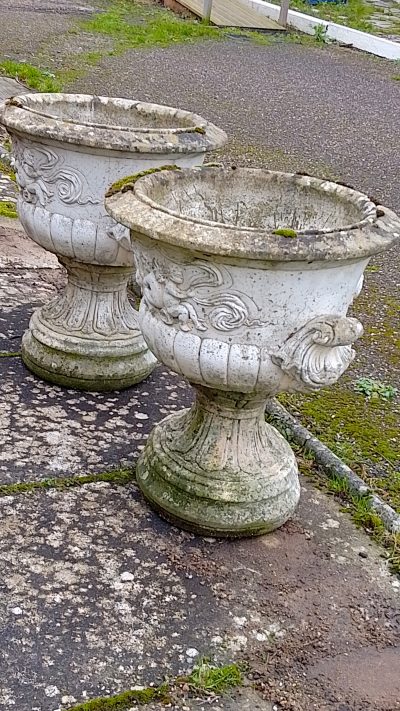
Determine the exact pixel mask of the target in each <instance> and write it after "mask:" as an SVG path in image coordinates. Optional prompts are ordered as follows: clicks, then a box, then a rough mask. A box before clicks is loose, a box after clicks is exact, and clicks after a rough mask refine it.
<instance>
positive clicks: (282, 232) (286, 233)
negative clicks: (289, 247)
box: [272, 227, 297, 239]
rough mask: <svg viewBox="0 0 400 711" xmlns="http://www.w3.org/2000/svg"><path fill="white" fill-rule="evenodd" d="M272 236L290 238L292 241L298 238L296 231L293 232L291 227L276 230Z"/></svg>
mask: <svg viewBox="0 0 400 711" xmlns="http://www.w3.org/2000/svg"><path fill="white" fill-rule="evenodd" d="M272 234H274V235H278V236H279V237H289V238H291V239H293V238H294V237H297V232H296V230H292V229H290V228H289V227H280V228H279V229H277V230H274V231H273V233H272Z"/></svg>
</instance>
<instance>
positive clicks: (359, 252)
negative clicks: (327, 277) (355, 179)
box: [105, 166, 400, 262]
mask: <svg viewBox="0 0 400 711" xmlns="http://www.w3.org/2000/svg"><path fill="white" fill-rule="evenodd" d="M207 175H208V176H209V177H207ZM233 175H234V176H235V180H236V181H237V180H241V179H242V180H243V181H246V180H249V179H250V180H253V179H255V180H258V181H265V183H266V185H267V184H268V182H271V181H275V182H276V181H277V182H278V183H279V184H281V185H283V186H290V187H291V189H292V190H312V191H315V193H320V194H321V195H324V196H326V195H328V196H332V197H334V198H335V199H336V198H337V199H338V200H340V201H342V203H347V204H348V205H350V206H352V207H353V208H354V209H357V210H358V211H359V214H360V219H358V220H355V221H353V222H351V223H348V224H343V225H340V226H336V225H335V226H334V227H332V228H329V226H328V227H324V228H307V229H298V230H297V231H296V232H295V234H294V235H290V236H295V239H289V238H288V235H283V234H282V232H288V230H277V231H276V230H271V228H267V229H265V228H261V227H251V226H246V225H245V226H238V225H237V224H232V223H229V222H228V223H224V222H221V221H218V220H215V221H213V220H209V219H204V218H203V217H200V218H198V217H193V216H191V215H187V214H182V213H180V212H178V211H176V210H173V209H170V208H168V207H166V206H165V205H163V204H162V203H161V202H159V201H157V200H156V199H153V194H154V192H156V191H157V189H160V187H162V188H163V189H165V192H167V191H169V192H172V191H173V190H177V191H179V182H180V181H183V183H184V182H185V181H186V183H191V184H192V186H194V187H195V186H196V184H199V182H201V180H203V181H204V180H208V179H209V180H210V182H211V183H213V181H214V182H215V178H216V176H217V179H218V180H219V181H220V183H221V182H223V183H224V185H225V187H226V186H229V180H230V179H232V176H233ZM183 187H184V185H183ZM177 194H179V192H177ZM105 204H106V209H107V211H108V212H109V214H110V215H111V216H112V217H113V218H114V219H115V220H117V221H118V222H120V223H122V224H123V225H125V226H127V227H129V228H130V229H131V231H132V232H135V233H139V234H141V235H144V236H146V237H150V238H151V239H155V240H159V241H161V242H164V243H166V244H169V245H170V246H175V247H180V248H184V249H187V250H190V251H195V252H202V253H206V254H210V255H214V256H221V257H237V258H241V259H248V260H252V259H255V260H266V261H286V262H287V261H308V262H311V261H340V260H351V259H362V258H366V257H369V256H372V255H373V254H377V253H379V252H382V251H384V250H386V249H388V248H389V247H390V246H391V245H392V244H394V243H395V242H396V241H397V240H399V238H400V219H399V217H398V216H397V215H396V214H395V213H393V212H392V211H391V210H389V209H388V208H386V207H382V206H381V205H377V204H376V203H375V202H373V201H372V200H371V199H370V198H368V197H367V195H364V194H363V193H360V192H358V191H356V190H354V189H353V188H350V187H348V186H346V185H343V184H341V183H335V182H332V181H328V180H324V179H320V178H315V177H312V176H308V175H304V174H298V173H282V172H279V171H271V170H266V169H263V168H233V169H232V168H223V167H210V166H207V167H199V168H192V169H184V170H176V171H173V172H170V171H165V172H159V173H154V174H152V175H149V176H146V177H143V178H140V179H138V180H137V181H136V182H134V184H128V185H127V186H125V188H123V189H122V190H121V191H120V192H117V193H114V194H113V195H111V196H110V197H108V198H107V199H106V203H105ZM289 231H291V232H294V231H293V230H289Z"/></svg>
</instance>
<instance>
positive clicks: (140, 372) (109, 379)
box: [22, 330, 157, 392]
mask: <svg viewBox="0 0 400 711" xmlns="http://www.w3.org/2000/svg"><path fill="white" fill-rule="evenodd" d="M22 360H23V362H24V363H25V365H26V367H27V368H29V370H31V371H32V372H33V373H35V375H37V376H38V377H39V378H42V379H43V380H46V381H47V382H50V383H55V384H56V385H62V386H64V387H67V388H72V389H75V390H85V391H87V392H110V391H113V390H122V389H124V388H129V387H130V386H131V385H136V384H137V383H140V382H141V381H142V380H144V379H145V378H147V377H148V376H149V375H150V373H151V372H152V371H153V370H154V368H155V366H156V365H157V361H156V359H155V358H154V356H153V355H152V354H151V353H150V351H148V350H144V351H141V352H138V353H132V354H130V355H127V356H118V357H114V358H113V357H111V356H96V355H95V354H93V355H89V354H87V353H84V354H79V353H66V352H64V351H57V350H55V349H54V348H50V347H49V346H46V345H45V344H43V343H41V342H40V341H38V340H37V339H36V338H35V337H34V335H32V333H31V331H29V330H28V331H26V333H25V334H24V337H23V339H22Z"/></svg>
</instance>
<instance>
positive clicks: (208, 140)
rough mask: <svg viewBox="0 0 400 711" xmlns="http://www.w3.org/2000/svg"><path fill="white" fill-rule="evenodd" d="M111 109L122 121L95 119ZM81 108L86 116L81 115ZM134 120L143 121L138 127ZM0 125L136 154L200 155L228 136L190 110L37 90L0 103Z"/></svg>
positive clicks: (16, 130) (132, 100)
mask: <svg viewBox="0 0 400 711" xmlns="http://www.w3.org/2000/svg"><path fill="white" fill-rule="evenodd" d="M108 110H110V114H112V113H113V112H114V114H115V116H116V118H117V119H118V116H120V121H119V122H118V120H117V121H116V122H115V121H113V116H112V115H111V116H110V121H108V120H104V119H103V120H100V121H99V120H95V118H96V112H97V114H100V118H103V117H104V115H105V114H106V113H107V111H108ZM79 111H81V114H82V118H81V119H80V118H79V116H76V114H77V113H78V112H79ZM128 112H130V113H128ZM85 113H86V116H87V118H88V119H89V120H85ZM91 116H93V120H92V118H91ZM121 118H122V120H121ZM130 119H131V120H130ZM135 119H136V121H138V122H139V124H142V125H137V126H135V125H134V121H135ZM146 119H148V125H146ZM152 123H154V124H155V125H151V124H152ZM157 123H158V124H159V125H157ZM0 124H3V126H5V127H6V128H7V129H8V130H9V131H10V132H13V131H14V132H16V133H21V134H28V135H30V136H32V137H36V138H39V139H48V140H54V141H59V142H60V141H61V142H65V143H69V144H74V145H79V146H83V147H85V146H87V147H89V148H98V149H103V150H116V151H128V152H135V153H161V154H162V153H164V154H165V153H181V154H188V153H191V154H193V153H199V154H201V153H205V152H206V151H210V150H215V149H217V148H220V147H221V146H223V145H225V143H226V142H227V140H228V137H227V135H226V133H225V132H224V131H223V130H222V129H220V128H218V127H217V126H215V125H214V124H213V123H211V122H209V121H207V120H206V119H204V118H202V117H201V116H199V115H197V114H195V113H192V112H191V111H185V110H183V109H178V108H174V107H171V106H165V105H163V104H156V103H152V102H146V101H140V100H135V99H124V98H119V97H107V96H96V95H91V94H67V93H35V94H21V95H19V96H15V97H11V98H10V99H7V100H6V101H5V102H4V103H3V104H0Z"/></svg>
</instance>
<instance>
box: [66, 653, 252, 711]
mask: <svg viewBox="0 0 400 711" xmlns="http://www.w3.org/2000/svg"><path fill="white" fill-rule="evenodd" d="M242 682H243V676H242V672H241V670H240V668H239V667H238V666H237V665H236V664H227V665H225V666H221V667H218V666H215V665H213V664H212V663H211V662H210V661H208V660H200V662H199V663H198V664H197V665H196V666H195V667H194V669H193V671H192V673H191V674H190V675H189V676H184V677H178V678H177V679H175V680H174V681H171V682H166V683H164V684H162V685H161V686H158V687H152V686H149V687H147V688H145V689H131V690H128V691H124V692H123V693H122V694H117V695H116V696H109V697H105V696H103V697H99V698H97V699H92V700H91V701H86V702H84V703H83V704H78V705H77V706H72V707H70V708H69V709H68V710H67V711H129V709H131V708H132V704H133V705H134V706H136V705H137V704H140V705H146V704H149V703H151V702H153V701H158V702H160V703H161V704H163V705H164V704H167V705H170V704H171V702H173V701H174V697H176V695H178V696H182V689H185V691H184V692H183V693H185V694H186V693H187V692H186V690H187V689H188V690H189V692H188V693H189V695H190V693H191V692H194V693H195V694H196V696H198V695H199V694H200V695H202V696H204V697H206V698H208V700H210V701H211V700H213V699H215V698H216V695H217V694H218V695H221V694H223V693H225V692H226V691H228V690H229V689H233V688H235V687H237V686H241V684H242Z"/></svg>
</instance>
